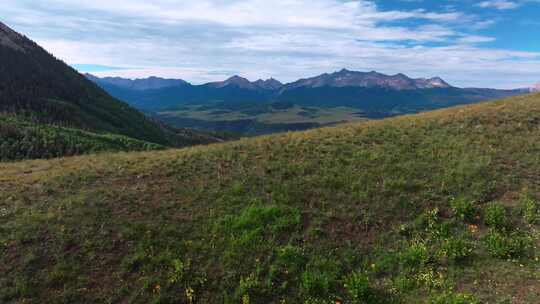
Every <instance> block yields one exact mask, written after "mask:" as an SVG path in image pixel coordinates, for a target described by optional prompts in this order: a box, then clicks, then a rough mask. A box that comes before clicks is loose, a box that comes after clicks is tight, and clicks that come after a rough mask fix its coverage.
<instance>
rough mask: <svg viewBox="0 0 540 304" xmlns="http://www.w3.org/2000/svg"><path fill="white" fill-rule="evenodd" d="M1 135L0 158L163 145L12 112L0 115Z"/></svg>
mask: <svg viewBox="0 0 540 304" xmlns="http://www.w3.org/2000/svg"><path fill="white" fill-rule="evenodd" d="M0 138H1V139H2V141H1V142H0V161H9V160H23V159H33V158H53V157H61V156H71V155H79V154H89V153H96V152H103V151H110V152H118V151H126V152H127V151H149V150H161V149H164V148H165V147H163V146H160V145H157V144H153V143H148V142H144V141H140V140H136V139H133V138H130V137H126V136H122V135H115V134H96V133H91V132H87V131H83V130H80V129H71V128H64V127H59V126H54V125H45V124H36V123H33V122H29V121H27V120H24V119H21V118H19V117H15V116H11V115H0Z"/></svg>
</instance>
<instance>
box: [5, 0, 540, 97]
mask: <svg viewBox="0 0 540 304" xmlns="http://www.w3.org/2000/svg"><path fill="white" fill-rule="evenodd" d="M4 2H5V1H4ZM8 2H9V3H8V4H5V3H3V7H2V13H0V14H1V15H3V17H2V18H3V19H4V20H5V21H6V22H7V23H8V24H9V25H12V26H14V27H15V29H17V30H19V31H21V32H23V33H25V34H27V35H28V36H30V37H31V38H33V39H35V40H36V41H37V42H38V43H40V44H42V45H43V46H44V47H45V48H46V49H48V50H50V51H51V52H52V53H53V54H55V55H56V56H58V57H59V58H61V59H63V60H65V61H66V62H68V63H71V64H99V65H104V66H115V67H123V68H128V69H122V70H116V71H110V72H107V73H105V72H102V73H101V75H104V74H107V75H118V76H129V77H144V76H150V75H156V76H163V77H176V78H184V79H186V80H189V81H193V82H196V83H202V82H206V81H213V80H221V79H223V78H225V77H228V76H230V75H231V74H241V75H244V76H246V77H248V78H251V79H257V78H261V77H276V78H278V79H280V80H282V81H292V80H295V79H296V78H299V77H305V76H311V75H316V74H318V73H323V72H329V71H332V70H337V69H341V68H343V67H346V68H350V69H358V70H379V71H381V72H386V73H397V72H403V73H407V74H410V75H411V76H415V77H420V76H432V75H439V76H442V77H444V78H447V79H448V80H449V81H451V82H453V83H454V84H456V85H463V86H489V87H495V86H499V87H503V86H504V87H508V86H513V85H514V84H517V83H527V82H530V83H534V82H536V81H537V80H538V78H540V76H539V74H538V72H537V71H540V57H539V54H537V53H534V52H516V51H505V50H490V49H482V48H479V47H477V46H476V45H477V44H479V43H485V42H490V41H493V40H494V38H493V37H486V36H481V35H476V34H468V33H466V32H463V30H464V28H466V27H470V28H472V29H481V28H485V27H488V26H490V25H492V24H493V22H494V21H492V22H491V21H482V20H481V21H479V20H478V18H475V17H474V16H470V15H467V14H465V13H463V12H460V11H456V10H447V11H443V12H440V11H428V10H424V9H416V10H408V11H405V10H401V11H400V10H391V11H383V10H381V9H380V8H379V7H378V6H377V5H376V4H375V2H373V1H367V0H360V1H352V0H351V1H342V0H310V1H309V2H308V1H301V0H280V1H272V2H271V1H267V0H182V1H173V0H156V1H152V2H149V1H143V0H129V1H128V0H116V1H110V0H93V1H87V0H81V1H71V0H70V1H68V0H12V1H11V0H10V1H8Z"/></svg>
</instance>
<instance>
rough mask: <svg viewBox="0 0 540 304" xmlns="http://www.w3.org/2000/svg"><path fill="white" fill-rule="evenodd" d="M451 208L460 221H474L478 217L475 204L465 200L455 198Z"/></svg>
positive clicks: (451, 202)
mask: <svg viewBox="0 0 540 304" xmlns="http://www.w3.org/2000/svg"><path fill="white" fill-rule="evenodd" d="M450 206H451V207H452V211H453V212H454V214H455V216H456V217H458V218H459V219H461V220H463V221H467V222H472V221H474V217H475V215H476V208H475V207H474V204H473V202H471V201H469V200H467V199H465V198H453V199H452V200H451V201H450Z"/></svg>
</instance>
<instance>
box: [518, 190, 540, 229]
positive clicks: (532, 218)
mask: <svg viewBox="0 0 540 304" xmlns="http://www.w3.org/2000/svg"><path fill="white" fill-rule="evenodd" d="M522 204H523V219H525V221H526V222H527V223H529V224H538V223H540V204H539V203H538V202H537V201H535V200H534V199H532V198H530V197H527V198H526V199H524V201H523V203H522Z"/></svg>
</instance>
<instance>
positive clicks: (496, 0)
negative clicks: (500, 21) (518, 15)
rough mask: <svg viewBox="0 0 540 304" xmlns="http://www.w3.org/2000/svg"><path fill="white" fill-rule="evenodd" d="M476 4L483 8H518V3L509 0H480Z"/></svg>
mask: <svg viewBox="0 0 540 304" xmlns="http://www.w3.org/2000/svg"><path fill="white" fill-rule="evenodd" d="M476 6H478V7H483V8H495V9H498V10H510V9H515V8H518V7H519V3H517V2H515V1H509V0H489V1H482V2H480V3H478V4H477V5H476Z"/></svg>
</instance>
